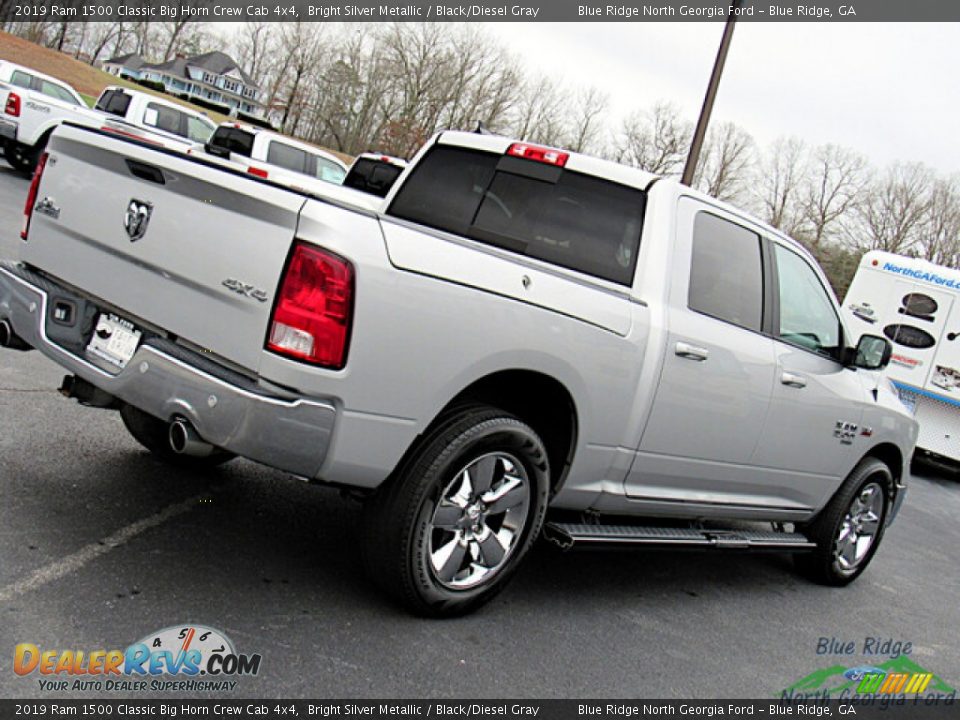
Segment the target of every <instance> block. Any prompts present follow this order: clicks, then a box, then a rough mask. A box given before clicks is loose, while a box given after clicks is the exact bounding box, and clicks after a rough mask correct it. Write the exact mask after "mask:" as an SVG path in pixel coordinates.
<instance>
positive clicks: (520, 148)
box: [507, 143, 570, 167]
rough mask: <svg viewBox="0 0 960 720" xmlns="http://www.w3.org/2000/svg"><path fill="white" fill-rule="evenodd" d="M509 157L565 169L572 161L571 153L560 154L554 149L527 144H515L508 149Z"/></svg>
mask: <svg viewBox="0 0 960 720" xmlns="http://www.w3.org/2000/svg"><path fill="white" fill-rule="evenodd" d="M507 155H513V156H514V157H522V158H526V159H527V160H535V161H536V162H542V163H546V164H547V165H556V166H557V167H563V166H564V165H566V164H567V160H569V159H570V153H565V152H560V151H559V150H554V149H553V148H548V147H540V146H539V145H528V144H527V143H514V144H513V145H511V146H510V147H509V148H507Z"/></svg>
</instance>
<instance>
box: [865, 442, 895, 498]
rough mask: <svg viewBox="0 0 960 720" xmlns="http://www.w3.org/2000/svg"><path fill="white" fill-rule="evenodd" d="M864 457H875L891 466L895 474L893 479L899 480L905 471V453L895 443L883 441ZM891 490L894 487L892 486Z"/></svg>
mask: <svg viewBox="0 0 960 720" xmlns="http://www.w3.org/2000/svg"><path fill="white" fill-rule="evenodd" d="M864 457H875V458H877V460H879V461H881V462H882V463H884V464H885V465H886V466H887V467H888V468H890V474H891V475H893V481H894V482H899V481H900V476H901V474H902V473H903V454H902V453H901V452H900V448H898V447H897V446H896V445H894V444H893V443H882V444H880V445H877V446H876V447H875V448H871V449H870V452H868V453H867V454H866V455H865V456H864ZM890 490H891V492H892V491H893V488H890Z"/></svg>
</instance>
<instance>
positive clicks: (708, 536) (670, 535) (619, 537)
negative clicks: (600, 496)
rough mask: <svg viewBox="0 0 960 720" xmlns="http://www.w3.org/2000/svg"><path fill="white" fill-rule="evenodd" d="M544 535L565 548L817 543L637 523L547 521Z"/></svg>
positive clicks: (786, 548)
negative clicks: (588, 523)
mask: <svg viewBox="0 0 960 720" xmlns="http://www.w3.org/2000/svg"><path fill="white" fill-rule="evenodd" d="M543 536H544V537H545V538H546V539H547V540H549V541H550V542H552V543H553V544H555V545H558V546H559V547H560V548H562V549H564V550H569V549H570V548H572V547H575V546H599V545H610V546H617V545H637V546H647V547H656V546H659V547H664V548H682V547H694V548H696V547H701V548H717V549H725V550H775V551H778V552H795V551H802V550H813V549H814V548H815V547H816V544H815V543H813V542H811V541H810V540H808V539H807V537H806V536H805V535H802V534H801V533H797V532H792V533H788V532H773V531H764V530H724V529H712V528H702V529H700V528H690V527H643V526H639V525H587V524H578V523H558V522H548V523H547V524H545V525H544V526H543Z"/></svg>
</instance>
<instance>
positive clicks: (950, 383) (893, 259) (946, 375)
mask: <svg viewBox="0 0 960 720" xmlns="http://www.w3.org/2000/svg"><path fill="white" fill-rule="evenodd" d="M843 311H844V313H845V314H846V316H847V327H849V328H850V331H851V332H852V333H853V335H854V337H853V338H852V340H851V341H852V343H853V344H856V341H857V339H858V338H859V336H860V335H862V334H864V333H872V334H881V333H882V334H883V335H884V336H886V337H887V338H888V339H889V340H890V341H891V342H892V343H893V357H892V358H891V360H890V364H889V365H888V366H887V369H886V374H887V376H888V377H889V378H890V380H891V381H892V382H893V384H894V385H896V387H897V390H898V391H899V393H900V397H901V399H902V400H903V402H904V404H905V405H907V407H908V408H910V409H911V410H912V411H913V412H914V415H915V416H916V418H917V420H918V421H919V422H920V437H919V439H918V441H917V452H918V454H930V455H936V456H941V457H943V458H949V459H950V460H953V461H957V462H960V270H954V269H952V268H947V267H942V266H940V265H934V264H933V263H931V262H928V261H927V260H918V259H916V258H909V257H904V256H902V255H893V254H892V253H886V252H879V251H875V252H869V253H867V254H866V255H864V256H863V258H862V259H861V260H860V267H859V268H858V269H857V273H856V275H855V276H854V278H853V282H852V283H851V285H850V289H849V290H848V291H847V297H846V299H845V300H844V302H843Z"/></svg>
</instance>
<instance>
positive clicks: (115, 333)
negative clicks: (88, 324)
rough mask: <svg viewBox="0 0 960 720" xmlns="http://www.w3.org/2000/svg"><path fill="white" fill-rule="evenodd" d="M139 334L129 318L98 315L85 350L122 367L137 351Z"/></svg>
mask: <svg viewBox="0 0 960 720" xmlns="http://www.w3.org/2000/svg"><path fill="white" fill-rule="evenodd" d="M140 335H141V333H140V331H139V330H137V329H136V328H135V327H134V326H133V323H131V322H130V321H129V320H124V319H123V318H119V317H117V316H116V315H113V314H107V315H100V317H98V318H97V327H96V329H95V330H94V331H93V337H92V338H90V344H89V345H87V352H89V353H90V354H91V355H96V356H97V357H98V358H102V359H103V360H106V361H107V362H108V363H110V364H111V365H116V366H117V367H119V368H121V369H122V368H125V367H126V366H127V363H128V362H130V358H132V357H133V354H134V353H135V352H136V351H137V345H138V344H139V343H140Z"/></svg>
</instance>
